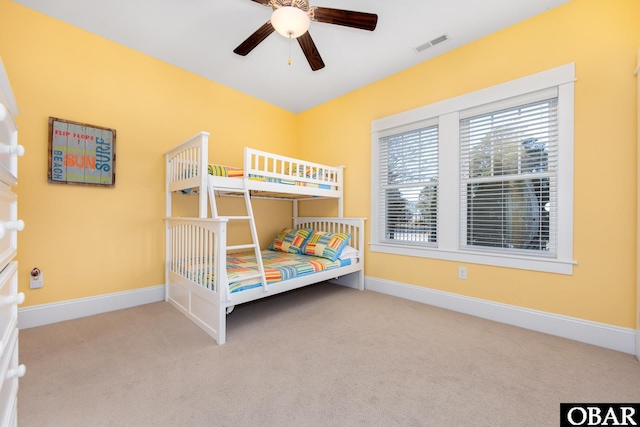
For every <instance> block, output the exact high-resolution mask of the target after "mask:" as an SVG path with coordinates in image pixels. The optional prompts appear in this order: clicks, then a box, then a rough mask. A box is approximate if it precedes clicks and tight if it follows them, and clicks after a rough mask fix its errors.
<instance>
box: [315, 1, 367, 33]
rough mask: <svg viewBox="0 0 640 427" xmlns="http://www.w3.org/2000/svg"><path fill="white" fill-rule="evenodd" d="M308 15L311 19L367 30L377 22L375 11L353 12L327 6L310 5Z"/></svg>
mask: <svg viewBox="0 0 640 427" xmlns="http://www.w3.org/2000/svg"><path fill="white" fill-rule="evenodd" d="M309 16H310V17H311V20H312V21H316V22H324V23H326V24H335V25H343V26H345V27H351V28H358V29H360V30H368V31H373V30H375V29H376V25H377V24H378V15H376V14H375V13H366V12H354V11H351V10H342V9H332V8H329V7H311V8H309Z"/></svg>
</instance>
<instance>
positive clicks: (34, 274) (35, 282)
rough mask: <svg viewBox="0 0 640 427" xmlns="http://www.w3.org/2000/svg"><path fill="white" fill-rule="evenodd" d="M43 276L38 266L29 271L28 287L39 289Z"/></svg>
mask: <svg viewBox="0 0 640 427" xmlns="http://www.w3.org/2000/svg"><path fill="white" fill-rule="evenodd" d="M43 282H44V278H43V274H42V272H41V271H40V270H39V269H38V268H34V269H33V270H32V271H31V276H30V277H29V289H40V288H41V287H42V285H43Z"/></svg>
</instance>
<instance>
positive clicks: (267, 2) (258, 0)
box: [251, 0, 271, 6]
mask: <svg viewBox="0 0 640 427" xmlns="http://www.w3.org/2000/svg"><path fill="white" fill-rule="evenodd" d="M251 1H254V2H256V3H260V4H261V5H263V6H271V4H270V3H271V1H270V0H251Z"/></svg>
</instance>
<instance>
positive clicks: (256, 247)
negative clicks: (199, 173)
mask: <svg viewBox="0 0 640 427" xmlns="http://www.w3.org/2000/svg"><path fill="white" fill-rule="evenodd" d="M208 188H209V189H208V191H209V200H210V205H211V215H212V217H213V218H215V219H226V220H228V221H234V220H235V221H245V222H247V223H248V224H249V229H250V231H251V240H252V242H251V243H246V244H240V245H227V252H229V251H235V250H240V249H253V251H254V253H255V256H256V263H257V266H258V271H257V273H256V274H253V275H250V276H245V277H243V278H242V281H245V280H249V279H260V282H261V283H262V289H263V290H264V291H267V277H266V275H265V272H264V264H263V262H262V253H261V252H260V241H259V240H258V230H257V228H256V221H255V217H254V215H253V208H252V206H251V195H250V194H249V190H248V189H247V187H246V185H243V188H242V189H241V190H238V189H233V191H232V192H233V193H242V196H243V197H244V203H245V209H246V215H241V216H220V215H219V214H218V207H217V203H216V197H217V196H216V192H218V193H220V192H230V191H231V189H229V188H224V187H217V186H214V185H211V184H209V185H208ZM233 283H234V281H232V280H229V285H231V284H233Z"/></svg>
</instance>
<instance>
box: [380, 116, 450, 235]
mask: <svg viewBox="0 0 640 427" xmlns="http://www.w3.org/2000/svg"><path fill="white" fill-rule="evenodd" d="M378 148H379V152H378V159H379V165H378V166H379V174H378V177H379V186H378V188H379V194H378V197H379V200H380V201H383V203H380V204H379V205H378V209H379V212H378V215H379V218H381V219H382V221H379V229H378V231H377V232H378V238H379V239H380V241H386V242H393V243H405V244H409V245H416V244H417V245H431V246H433V245H435V244H436V242H437V229H438V227H437V223H438V218H437V212H438V126H437V125H435V124H431V125H424V126H423V127H419V128H417V129H410V130H395V132H393V131H392V132H391V134H389V135H386V136H382V137H381V138H380V140H379V144H378Z"/></svg>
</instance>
